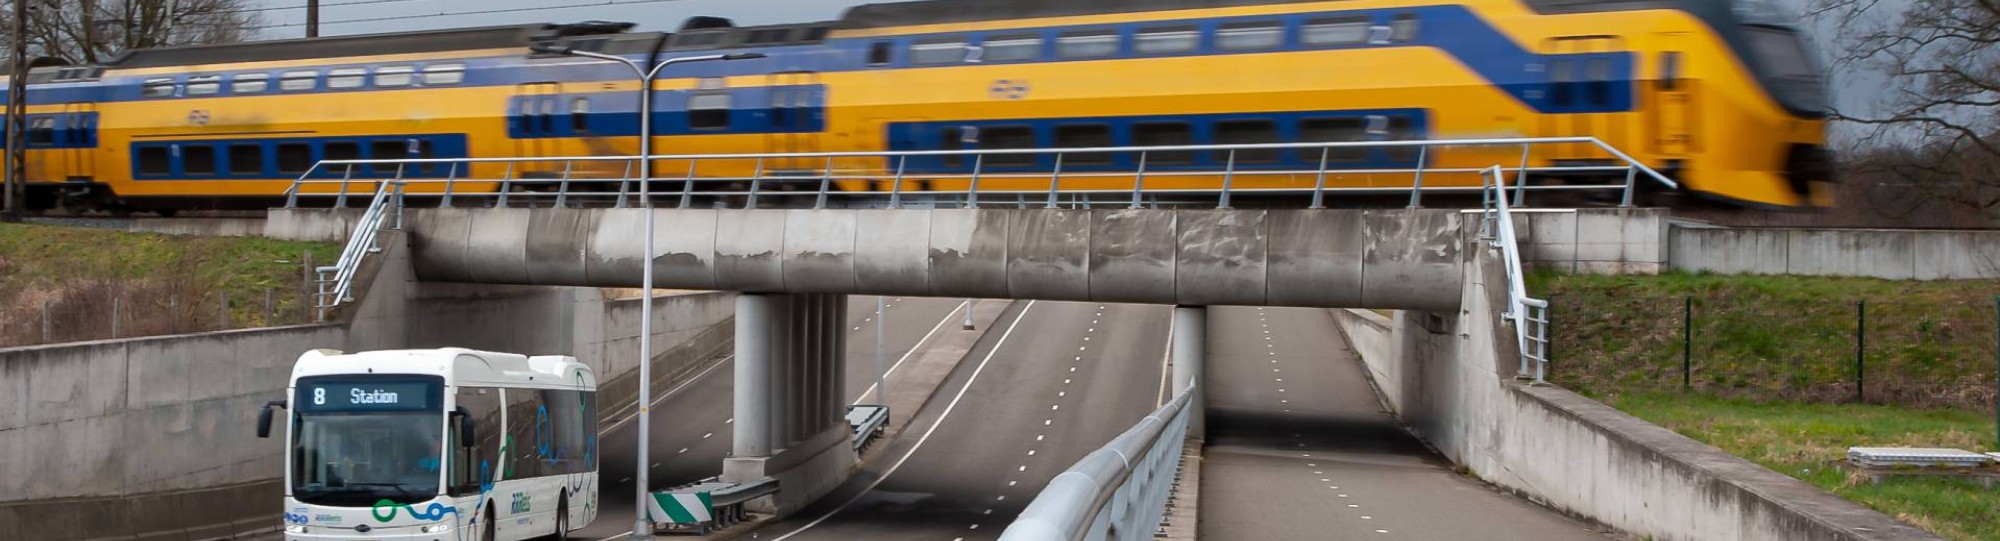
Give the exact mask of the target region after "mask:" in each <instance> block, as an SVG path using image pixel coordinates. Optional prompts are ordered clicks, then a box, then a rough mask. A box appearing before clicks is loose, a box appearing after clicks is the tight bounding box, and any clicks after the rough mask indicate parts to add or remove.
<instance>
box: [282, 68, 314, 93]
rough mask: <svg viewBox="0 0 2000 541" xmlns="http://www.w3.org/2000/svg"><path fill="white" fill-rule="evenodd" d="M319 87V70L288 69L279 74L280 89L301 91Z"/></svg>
mask: <svg viewBox="0 0 2000 541" xmlns="http://www.w3.org/2000/svg"><path fill="white" fill-rule="evenodd" d="M316 88H319V72H317V71H310V70H308V71H287V72H285V74H284V75H280V76H278V90H283V91H286V92H300V91H305V90H312V89H316Z"/></svg>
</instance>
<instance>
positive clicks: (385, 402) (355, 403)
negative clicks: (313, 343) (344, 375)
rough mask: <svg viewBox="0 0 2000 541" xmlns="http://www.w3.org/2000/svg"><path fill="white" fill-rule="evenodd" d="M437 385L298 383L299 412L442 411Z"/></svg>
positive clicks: (361, 382)
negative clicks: (437, 394) (437, 399)
mask: <svg viewBox="0 0 2000 541" xmlns="http://www.w3.org/2000/svg"><path fill="white" fill-rule="evenodd" d="M436 389H437V385H435V384H431V383H424V382H420V381H315V382H310V383H305V382H301V383H300V385H299V390H298V393H299V394H298V403H299V411H306V412H359V411H426V410H436V409H440V408H442V405H440V404H438V403H437V401H436V400H435V398H436V396H435V395H436V392H437V391H436Z"/></svg>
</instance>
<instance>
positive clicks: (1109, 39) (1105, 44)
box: [1056, 30, 1118, 58]
mask: <svg viewBox="0 0 2000 541" xmlns="http://www.w3.org/2000/svg"><path fill="white" fill-rule="evenodd" d="M1114 54H1118V32H1117V31H1114V30H1084V31H1077V32H1064V33H1063V35H1061V36H1057V37H1056V56H1060V57H1063V58H1101V57H1106V56H1111V55H1114Z"/></svg>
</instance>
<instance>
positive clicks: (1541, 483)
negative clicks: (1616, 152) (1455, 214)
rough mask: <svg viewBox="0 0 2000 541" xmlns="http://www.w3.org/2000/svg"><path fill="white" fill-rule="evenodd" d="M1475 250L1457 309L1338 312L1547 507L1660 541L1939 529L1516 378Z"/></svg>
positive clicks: (1465, 447)
mask: <svg viewBox="0 0 2000 541" xmlns="http://www.w3.org/2000/svg"><path fill="white" fill-rule="evenodd" d="M1476 228H1477V226H1476V224H1475V225H1474V226H1472V227H1470V228H1468V230H1467V232H1466V234H1467V235H1472V234H1474V231H1475V230H1476ZM1471 255H1472V257H1469V258H1468V260H1467V262H1466V270H1465V276H1466V284H1465V287H1464V289H1463V292H1464V299H1463V300H1462V301H1461V306H1462V307H1463V308H1462V309H1461V310H1460V311H1459V312H1457V313H1455V314H1435V313H1426V312H1416V311H1405V312H1399V313H1397V316H1396V317H1395V318H1393V319H1389V318H1381V317H1377V316H1376V315H1375V314H1372V313H1357V312H1352V311H1345V312H1346V313H1343V314H1340V317H1337V318H1336V321H1338V322H1339V323H1340V326H1341V330H1342V332H1344V333H1345V334H1346V335H1347V336H1348V337H1349V339H1350V342H1351V343H1352V344H1353V347H1354V348H1355V351H1356V352H1358V353H1359V354H1360V355H1361V357H1362V361H1363V363H1364V364H1366V365H1367V366H1368V372H1369V375H1370V377H1372V378H1374V380H1375V384H1376V386H1377V387H1378V388H1380V389H1381V393H1382V395H1383V397H1384V399H1385V401H1386V402H1388V403H1389V405H1390V406H1391V407H1392V409H1394V410H1395V411H1396V414H1397V416H1398V417H1400V418H1401V419H1402V420H1403V421H1404V422H1405V423H1406V424H1407V425H1408V426H1410V427H1411V429H1412V430H1413V431H1414V432H1416V433H1417V435H1418V436H1420V437H1422V438H1424V439H1425V440H1427V441H1429V442H1430V443H1431V444H1432V445H1433V446H1435V447H1436V448H1437V449H1438V450H1439V451H1440V452H1441V453H1443V454H1444V455H1445V457H1446V458H1448V459H1450V460H1452V461H1453V462H1455V463H1458V464H1460V465H1463V466H1465V467H1466V468H1467V469H1469V470H1470V471H1471V472H1472V473H1474V474H1476V475H1478V476H1479V477H1481V478H1483V479H1485V480H1486V481H1488V482H1492V483H1494V484H1497V485H1499V486H1501V487H1505V488H1507V489H1509V490H1512V491H1514V492H1517V493H1519V494H1522V495H1523V496H1525V497H1527V498H1529V499H1531V500H1533V501H1536V502H1538V503H1541V504H1543V505H1547V506H1550V507H1553V508H1556V509H1559V510H1562V511H1564V512H1567V513H1570V514H1573V515H1575V516H1578V517H1582V518H1585V519H1589V520H1593V521H1596V522H1599V523H1602V524H1605V525H1608V526H1610V527H1612V528H1616V529H1618V530H1620V531H1623V532H1626V533H1629V534H1632V535H1635V536H1644V537H1648V538H1651V539H1660V540H1739V539H1742V540H1749V539H1837V540H1850V539H1851V540H1863V539H1867V540H1887V539H1898V540H1900V539H1937V537H1936V536H1933V535H1930V534H1928V533H1926V532H1923V531H1922V530H1920V529H1917V528H1916V527H1914V526H1910V525H1908V524H1904V523H1901V522H1898V521H1896V520H1895V519H1892V518H1890V517H1888V516H1887V515H1884V514H1882V513H1879V512H1876V511H1873V510H1870V509H1868V508H1866V507H1863V506H1861V505H1860V504H1856V503H1854V502H1850V501H1847V500H1845V499H1841V498H1839V497H1837V496H1834V495H1832V494H1829V493H1826V492H1824V491H1821V490H1818V489H1816V488H1814V487H1812V486H1810V485H1807V484H1805V483H1804V482H1801V481H1798V480H1796V479H1792V478H1790V477H1786V476H1784V475H1782V474H1779V473H1777V472H1773V471H1770V470H1768V469H1765V468H1763V467H1760V466H1757V465H1755V464H1752V463H1750V462H1749V461H1746V460H1743V459H1741V458H1737V457H1735V456H1731V455H1729V454H1727V453H1724V452H1722V451H1720V450H1717V449H1715V448H1713V447H1709V446H1707V445H1703V444H1701V443H1700V442H1696V441H1694V440H1691V439H1689V438H1687V437H1685V436H1681V435H1679V434H1676V433H1674V432H1672V431H1669V430H1666V429H1664V428H1660V427H1658V426H1655V425H1652V424H1650V423H1647V422H1645V421H1642V420H1640V419H1637V418H1634V417H1632V416H1630V415H1626V414H1624V413H1622V412H1619V411H1617V410H1615V409H1612V408H1610V407H1608V406H1605V405H1603V404H1600V403H1597V402H1595V401H1592V400H1589V399H1587V398H1584V397H1581V396H1578V395H1576V394H1575V393H1571V392H1569V391H1565V390H1562V389H1558V388H1554V387H1535V386H1525V385H1522V384H1520V383H1516V382H1515V381H1514V380H1513V377H1514V375H1515V374H1514V373H1513V372H1514V370H1515V369H1516V368H1517V359H1518V356H1517V355H1518V352H1517V349H1516V346H1515V343H1514V338H1513V335H1512V333H1513V330H1512V327H1511V326H1509V325H1508V324H1506V323H1505V322H1503V321H1501V320H1500V319H1499V314H1500V313H1501V311H1502V310H1503V309H1504V306H1505V295H1506V286H1505V283H1504V282H1503V281H1502V280H1504V274H1503V270H1502V268H1501V267H1500V264H1499V257H1498V256H1497V254H1496V253H1495V252H1494V251H1491V250H1484V249H1482V250H1479V251H1476V252H1474V253H1473V254H1471Z"/></svg>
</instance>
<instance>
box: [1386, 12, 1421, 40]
mask: <svg viewBox="0 0 2000 541" xmlns="http://www.w3.org/2000/svg"><path fill="white" fill-rule="evenodd" d="M1415 39H1417V14H1415V13H1404V14H1402V15H1397V16H1396V18H1395V19H1391V20H1390V21H1389V41H1395V42H1404V41H1411V40H1415Z"/></svg>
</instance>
